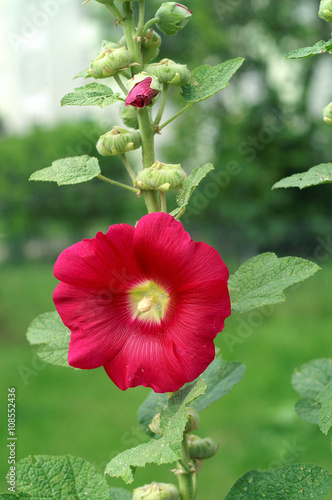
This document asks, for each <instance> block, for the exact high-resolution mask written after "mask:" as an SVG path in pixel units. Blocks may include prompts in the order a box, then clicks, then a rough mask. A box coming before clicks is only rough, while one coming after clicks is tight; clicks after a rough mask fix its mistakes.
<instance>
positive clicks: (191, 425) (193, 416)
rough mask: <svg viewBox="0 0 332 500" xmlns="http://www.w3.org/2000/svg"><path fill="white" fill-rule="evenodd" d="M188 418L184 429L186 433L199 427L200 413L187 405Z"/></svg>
mask: <svg viewBox="0 0 332 500" xmlns="http://www.w3.org/2000/svg"><path fill="white" fill-rule="evenodd" d="M186 410H187V415H188V420H187V423H186V427H185V429H184V433H185V434H188V433H189V432H193V431H196V430H197V429H198V428H199V427H198V425H199V413H198V412H197V411H196V410H195V409H194V408H190V407H186Z"/></svg>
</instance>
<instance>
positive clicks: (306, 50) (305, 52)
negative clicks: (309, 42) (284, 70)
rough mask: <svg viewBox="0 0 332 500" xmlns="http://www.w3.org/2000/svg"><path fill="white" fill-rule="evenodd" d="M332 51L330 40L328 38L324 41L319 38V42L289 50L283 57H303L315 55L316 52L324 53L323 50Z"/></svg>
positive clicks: (331, 41)
mask: <svg viewBox="0 0 332 500" xmlns="http://www.w3.org/2000/svg"><path fill="white" fill-rule="evenodd" d="M330 51H332V40H328V41H327V42H324V40H321V41H320V42H317V43H315V45H313V46H312V47H303V48H301V49H295V50H292V52H289V53H288V54H287V55H286V56H285V59H303V58H304V57H311V56H315V55H316V54H324V53H325V52H330Z"/></svg>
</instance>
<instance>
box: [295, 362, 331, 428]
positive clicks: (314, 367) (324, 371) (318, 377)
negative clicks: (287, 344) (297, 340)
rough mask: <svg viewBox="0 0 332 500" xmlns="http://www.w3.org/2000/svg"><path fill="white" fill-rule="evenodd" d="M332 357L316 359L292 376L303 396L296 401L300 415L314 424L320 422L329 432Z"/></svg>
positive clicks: (297, 411)
mask: <svg viewBox="0 0 332 500" xmlns="http://www.w3.org/2000/svg"><path fill="white" fill-rule="evenodd" d="M331 384H332V359H325V358H322V359H315V360H313V361H310V362H309V363H306V364H305V365H302V366H301V367H300V369H298V370H295V372H294V374H293V376H292V385H293V387H294V389H295V390H296V391H297V392H298V393H299V394H300V396H302V398H301V399H300V400H299V401H298V402H297V403H296V405H295V411H296V413H297V414H298V416H299V417H301V418H302V419H303V420H306V421H307V422H310V423H312V424H319V426H320V429H321V431H322V432H324V433H325V434H327V432H328V430H329V429H330V427H331V424H332V418H331V409H332V393H331Z"/></svg>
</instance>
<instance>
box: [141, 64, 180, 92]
mask: <svg viewBox="0 0 332 500" xmlns="http://www.w3.org/2000/svg"><path fill="white" fill-rule="evenodd" d="M144 70H145V71H146V72H147V73H148V74H149V75H153V76H156V77H157V78H158V80H159V81H160V83H170V84H171V85H178V86H180V87H182V85H185V84H186V83H188V82H189V80H190V71H189V69H188V67H187V66H186V65H185V64H178V63H176V62H174V61H172V60H171V59H162V60H161V61H160V62H159V63H154V64H149V65H148V66H146V67H145V68H144Z"/></svg>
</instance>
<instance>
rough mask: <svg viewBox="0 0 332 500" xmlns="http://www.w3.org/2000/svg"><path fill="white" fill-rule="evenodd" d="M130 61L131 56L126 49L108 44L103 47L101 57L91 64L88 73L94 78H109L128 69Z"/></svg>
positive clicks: (114, 44)
mask: <svg viewBox="0 0 332 500" xmlns="http://www.w3.org/2000/svg"><path fill="white" fill-rule="evenodd" d="M130 61H131V58H130V54H129V51H128V50H127V48H126V47H120V46H119V45H118V44H116V43H108V44H107V45H105V46H104V47H103V49H102V51H101V53H100V55H99V56H98V57H97V58H96V59H94V60H93V61H92V62H91V67H90V69H88V73H89V75H91V76H93V77H94V78H108V77H109V76H112V75H114V74H115V73H117V72H118V71H120V70H122V69H125V68H127V67H128V65H129V63H130Z"/></svg>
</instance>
